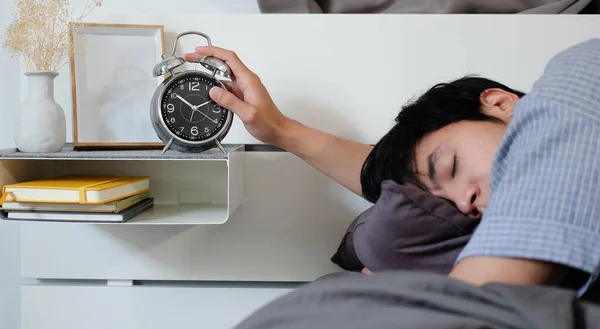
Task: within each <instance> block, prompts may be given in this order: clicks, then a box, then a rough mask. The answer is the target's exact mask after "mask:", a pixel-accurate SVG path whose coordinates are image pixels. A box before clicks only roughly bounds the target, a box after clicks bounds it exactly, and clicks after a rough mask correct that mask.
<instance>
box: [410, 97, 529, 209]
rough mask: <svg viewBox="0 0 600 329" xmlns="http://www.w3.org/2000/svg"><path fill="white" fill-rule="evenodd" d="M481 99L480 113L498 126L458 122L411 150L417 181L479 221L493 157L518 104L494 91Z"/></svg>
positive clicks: (486, 199)
mask: <svg viewBox="0 0 600 329" xmlns="http://www.w3.org/2000/svg"><path fill="white" fill-rule="evenodd" d="M481 99H482V111H483V112H484V113H485V114H487V115H491V116H494V117H497V118H499V119H500V120H502V122H481V121H477V122H475V121H460V122H457V123H454V124H451V125H448V126H445V127H443V128H442V129H439V130H437V131H435V132H433V133H430V134H429V135H427V136H425V137H423V138H422V139H421V141H420V142H419V143H418V144H417V145H416V149H415V152H416V158H415V160H416V166H417V168H416V170H417V173H418V175H419V179H420V181H421V182H423V184H425V186H427V188H428V189H429V190H430V191H431V192H432V193H433V194H434V195H436V196H438V197H440V198H444V199H447V200H449V201H451V202H453V203H454V204H456V206H457V207H458V209H460V211H461V212H463V213H465V214H466V215H469V216H471V217H473V218H480V217H481V215H482V214H483V212H484V210H485V207H486V206H487V204H488V202H489V199H490V193H489V191H490V188H489V184H490V175H491V169H492V162H493V159H494V154H495V153H496V151H497V149H498V146H499V144H500V141H501V139H502V136H503V135H504V132H505V130H506V127H507V125H508V122H510V118H511V117H512V109H513V107H514V104H515V103H516V102H517V101H518V97H517V96H516V95H514V94H511V93H507V92H505V91H498V90H496V89H494V90H491V91H487V92H486V93H484V94H482V97H481Z"/></svg>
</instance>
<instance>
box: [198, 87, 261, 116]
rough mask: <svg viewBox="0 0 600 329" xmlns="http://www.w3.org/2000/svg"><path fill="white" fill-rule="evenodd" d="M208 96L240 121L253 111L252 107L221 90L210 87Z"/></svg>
mask: <svg viewBox="0 0 600 329" xmlns="http://www.w3.org/2000/svg"><path fill="white" fill-rule="evenodd" d="M209 95H210V98H211V99H213V100H214V101H215V102H216V103H217V104H219V105H220V106H222V107H224V108H226V109H228V110H230V111H231V112H233V113H235V114H237V116H238V117H240V119H241V120H242V121H244V119H245V118H247V117H248V115H249V114H250V113H252V112H253V111H254V108H253V106H252V105H250V104H247V103H245V102H243V101H242V100H240V99H239V98H237V97H236V96H235V95H234V94H232V93H231V92H229V91H227V90H225V89H223V88H220V87H212V88H211V89H210V91H209Z"/></svg>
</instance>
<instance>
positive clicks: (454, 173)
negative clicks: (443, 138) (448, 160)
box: [452, 154, 458, 178]
mask: <svg viewBox="0 0 600 329" xmlns="http://www.w3.org/2000/svg"><path fill="white" fill-rule="evenodd" d="M457 163H458V157H457V156H456V154H454V161H453V162H452V178H454V176H456V167H457Z"/></svg>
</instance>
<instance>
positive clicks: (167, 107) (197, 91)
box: [161, 74, 228, 142]
mask: <svg viewBox="0 0 600 329" xmlns="http://www.w3.org/2000/svg"><path fill="white" fill-rule="evenodd" d="M212 87H221V85H220V84H219V83H218V82H217V80H215V79H214V78H211V77H208V76H204V75H200V74H190V75H183V76H180V77H176V78H175V79H174V80H173V81H172V82H171V83H169V86H168V87H167V89H166V90H165V92H164V93H163V97H162V100H161V117H162V120H163V121H164V123H165V125H166V127H167V128H168V129H169V130H170V131H171V132H172V133H173V134H175V135H176V136H177V137H179V138H181V139H184V140H186V141H191V142H202V141H205V140H208V139H211V138H212V137H214V136H215V135H217V134H218V133H219V132H220V131H221V130H222V128H223V127H224V126H225V123H226V121H227V117H228V111H227V110H226V109H224V108H222V107H220V106H219V105H217V104H216V103H215V102H214V101H213V100H212V99H211V98H210V97H209V96H208V91H209V90H210V88H212Z"/></svg>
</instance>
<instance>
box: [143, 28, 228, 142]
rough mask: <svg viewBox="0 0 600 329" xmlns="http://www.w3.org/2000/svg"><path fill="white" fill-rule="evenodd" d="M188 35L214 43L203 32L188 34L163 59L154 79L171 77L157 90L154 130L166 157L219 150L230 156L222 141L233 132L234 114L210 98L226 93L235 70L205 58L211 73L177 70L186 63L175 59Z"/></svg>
mask: <svg viewBox="0 0 600 329" xmlns="http://www.w3.org/2000/svg"><path fill="white" fill-rule="evenodd" d="M188 34H196V35H200V36H203V37H205V38H206V40H207V41H208V45H211V44H212V43H211V40H210V38H209V37H208V35H206V34H204V33H202V32H196V31H188V32H183V33H180V34H178V35H177V36H176V37H175V42H174V44H173V51H172V53H171V55H170V56H168V57H167V56H165V55H164V54H163V55H162V59H163V60H162V61H161V62H159V63H158V64H156V66H155V67H154V70H153V75H154V77H155V78H156V77H159V76H163V75H166V74H168V76H166V77H165V79H164V80H163V81H162V82H161V83H160V85H159V86H158V87H157V89H156V91H155V92H154V95H153V97H152V102H151V104H150V118H151V121H152V126H153V127H154V130H155V131H156V134H157V136H158V138H160V140H162V141H163V142H164V143H165V147H164V149H163V151H162V153H164V152H166V151H167V150H168V149H170V148H172V149H175V150H178V151H181V152H202V151H205V150H208V149H211V148H214V147H215V146H216V147H218V148H219V149H220V150H221V151H222V152H223V153H227V152H226V151H225V148H224V147H223V145H221V141H222V140H223V138H225V136H226V135H227V133H228V132H229V129H230V128H231V123H232V122H233V113H232V112H231V111H229V110H228V109H226V108H223V107H222V106H219V105H218V104H217V103H215V101H214V100H212V99H211V98H210V96H209V94H208V92H209V90H210V89H211V88H212V87H220V88H223V89H226V87H225V85H224V84H223V82H221V80H222V79H229V80H230V79H231V77H232V74H231V69H230V68H229V66H227V64H226V63H225V62H223V61H222V60H220V59H218V58H215V57H209V56H205V57H203V58H202V59H201V60H199V61H198V63H200V64H201V65H202V67H203V68H204V69H206V71H207V72H204V71H200V70H196V69H194V70H181V71H176V69H177V68H178V67H180V66H182V65H183V64H185V60H184V59H183V58H182V57H179V56H175V51H176V49H177V41H178V40H179V38H180V37H182V36H184V35H188Z"/></svg>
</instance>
